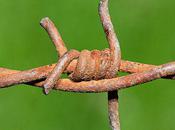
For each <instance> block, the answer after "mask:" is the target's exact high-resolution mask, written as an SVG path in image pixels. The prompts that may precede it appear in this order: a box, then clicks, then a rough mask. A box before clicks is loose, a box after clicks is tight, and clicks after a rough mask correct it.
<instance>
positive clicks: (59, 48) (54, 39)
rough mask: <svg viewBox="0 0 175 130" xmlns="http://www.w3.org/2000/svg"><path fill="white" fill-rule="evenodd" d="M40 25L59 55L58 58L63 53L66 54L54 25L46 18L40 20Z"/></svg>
mask: <svg viewBox="0 0 175 130" xmlns="http://www.w3.org/2000/svg"><path fill="white" fill-rule="evenodd" d="M40 25H41V26H42V27H43V28H44V29H45V30H46V31H47V33H48V35H49V36H50V38H51V40H52V42H53V43H54V45H55V47H56V50H57V52H58V54H59V55H58V56H60V57H61V56H62V55H63V54H64V53H65V52H67V48H66V46H65V44H64V41H63V40H62V38H61V35H60V33H59V32H58V30H57V28H56V27H55V25H54V23H53V22H52V21H51V20H50V19H49V18H48V17H46V18H43V19H42V20H41V22H40Z"/></svg>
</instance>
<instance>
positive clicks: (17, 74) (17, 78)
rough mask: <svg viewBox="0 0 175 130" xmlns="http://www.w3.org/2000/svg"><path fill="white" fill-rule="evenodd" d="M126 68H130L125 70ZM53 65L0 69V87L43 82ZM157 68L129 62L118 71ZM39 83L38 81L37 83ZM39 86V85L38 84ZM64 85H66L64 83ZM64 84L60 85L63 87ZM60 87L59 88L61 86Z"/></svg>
mask: <svg viewBox="0 0 175 130" xmlns="http://www.w3.org/2000/svg"><path fill="white" fill-rule="evenodd" d="M76 64H77V60H73V61H72V62H71V64H70V65H69V66H68V67H67V69H66V72H72V71H73V70H74V69H75V67H76ZM127 66H130V67H129V68H127ZM54 67H55V64H51V65H46V66H41V67H38V68H34V69H30V70H25V71H18V70H10V69H6V68H0V87H8V86H12V85H15V84H22V83H28V82H32V81H36V80H44V79H45V78H46V77H47V76H48V74H49V73H50V72H51V71H52V70H53V68H54ZM157 67H158V66H155V65H148V64H142V63H138V62H131V61H125V60H122V61H121V66H120V71H122V72H129V73H142V72H145V71H150V70H152V69H154V68H157ZM174 75H175V74H172V75H167V76H166V75H165V76H162V77H161V78H169V79H174V77H175V76H174ZM64 81H68V84H69V83H71V80H64ZM38 82H40V81H38ZM38 84H40V83H38ZM64 84H65V85H66V84H67V83H66V82H64ZM64 84H62V85H63V86H64ZM62 85H61V86H62Z"/></svg>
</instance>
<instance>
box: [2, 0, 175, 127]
mask: <svg viewBox="0 0 175 130" xmlns="http://www.w3.org/2000/svg"><path fill="white" fill-rule="evenodd" d="M108 2H109V1H108V0H100V4H99V15H100V19H101V23H102V26H103V29H104V32H105V34H106V38H107V41H108V44H109V48H107V49H104V50H101V51H99V50H92V51H89V50H83V51H81V52H78V51H76V50H71V51H68V49H67V48H66V46H65V44H64V41H63V40H62V38H61V36H60V34H59V32H58V30H57V28H56V27H55V25H54V23H53V22H52V21H51V20H50V19H49V18H48V17H47V18H44V19H42V20H41V22H40V24H41V26H42V27H43V28H44V29H45V30H46V32H47V33H48V35H49V37H50V38H51V40H52V42H53V43H54V45H55V48H56V50H57V53H58V57H60V58H59V60H58V63H57V64H52V65H46V66H42V67H38V68H34V69H31V70H25V71H17V70H10V69H6V68H0V87H1V88H4V87H9V86H12V85H16V84H28V85H33V86H37V87H41V88H44V90H45V93H46V94H48V93H49V91H50V90H51V89H56V90H62V91H70V92H83V93H84V92H92V93H98V92H107V93H108V113H109V121H110V126H111V128H112V130H120V122H119V112H118V107H119V106H118V90H120V89H124V88H128V87H132V86H135V85H138V84H143V83H146V82H150V81H152V80H156V79H159V78H166V79H175V62H171V63H167V64H164V65H160V66H155V65H148V64H142V63H138V62H132V61H126V60H121V50H120V44H119V41H118V39H117V36H116V33H115V31H114V27H113V24H112V22H111V18H110V15H109V11H108ZM118 71H121V72H127V73H133V74H129V75H127V76H122V77H116V74H117V73H118ZM62 73H66V74H68V75H69V76H68V77H69V78H68V79H60V76H61V74H62Z"/></svg>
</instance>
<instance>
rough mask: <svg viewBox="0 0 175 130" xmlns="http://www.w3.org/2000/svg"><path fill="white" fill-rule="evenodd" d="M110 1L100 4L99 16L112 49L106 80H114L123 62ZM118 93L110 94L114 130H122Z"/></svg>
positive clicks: (109, 112) (110, 109)
mask: <svg viewBox="0 0 175 130" xmlns="http://www.w3.org/2000/svg"><path fill="white" fill-rule="evenodd" d="M108 2H109V1H108V0H101V1H100V4H99V15H100V18H101V22H102V25H103V29H104V31H105V33H106V38H107V40H108V43H109V47H110V55H111V63H110V64H111V66H110V68H109V69H108V70H107V72H108V73H107V74H106V76H105V78H114V77H115V75H116V73H117V72H118V69H119V66H120V62H121V51H120V44H119V41H118V38H117V36H116V33H115V31H114V27H113V24H112V22H111V17H110V15H109V9H108ZM118 106H119V103H118V91H112V92H108V115H109V122H110V126H111V129H112V130H120V121H119V112H118V111H119V110H118V108H119V107H118Z"/></svg>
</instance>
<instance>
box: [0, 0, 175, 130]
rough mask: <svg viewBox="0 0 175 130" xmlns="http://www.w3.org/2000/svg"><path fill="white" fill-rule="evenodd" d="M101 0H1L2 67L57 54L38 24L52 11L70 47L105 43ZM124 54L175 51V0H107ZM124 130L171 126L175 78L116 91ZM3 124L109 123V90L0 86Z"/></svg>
mask: <svg viewBox="0 0 175 130" xmlns="http://www.w3.org/2000/svg"><path fill="white" fill-rule="evenodd" d="M98 2H99V0H49V1H48V0H0V16H1V20H0V66H1V67H7V68H11V69H21V70H26V69H30V68H33V67H38V66H42V65H46V64H51V63H54V62H56V61H57V54H56V52H55V48H54V46H53V45H52V43H51V41H50V39H49V38H48V36H47V34H46V32H45V31H44V30H43V29H42V28H41V27H40V26H39V21H40V19H41V18H43V17H45V16H48V17H50V18H51V19H52V20H53V21H54V22H55V24H56V25H57V27H58V28H59V31H60V33H61V35H62V37H63V39H64V41H65V43H66V45H67V47H68V48H69V49H71V48H76V49H78V50H82V49H85V48H86V49H89V50H91V49H95V48H96V49H103V48H106V47H108V45H107V42H106V39H105V35H104V33H103V30H102V26H101V23H100V20H99V16H98V10H97V7H98ZM110 12H111V16H112V20H113V23H114V26H115V29H116V31H117V33H118V37H119V40H120V43H121V48H122V58H123V59H129V60H132V61H138V62H143V63H149V64H157V65H158V64H163V63H166V62H169V61H173V60H174V58H175V56H174V54H175V52H174V48H175V44H174V43H175V24H174V23H175V1H174V0H110ZM119 96H120V100H119V101H120V119H121V129H122V130H174V129H175V124H174V119H175V111H174V110H175V87H174V81H170V80H163V79H161V80H157V81H153V82H151V83H147V84H144V85H139V86H137V87H133V88H129V89H125V90H121V91H120V92H119ZM0 97H1V98H0V129H1V130H109V129H110V128H109V126H108V118H107V100H106V98H107V96H106V94H76V93H64V92H59V91H52V92H51V93H50V94H49V95H48V96H45V95H44V94H43V93H42V90H41V89H39V88H35V87H30V86H27V85H19V86H15V87H10V88H8V89H1V90H0Z"/></svg>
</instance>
